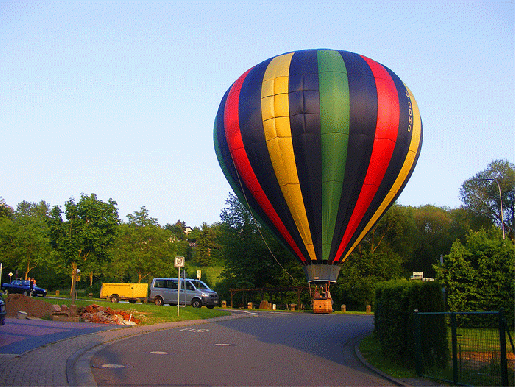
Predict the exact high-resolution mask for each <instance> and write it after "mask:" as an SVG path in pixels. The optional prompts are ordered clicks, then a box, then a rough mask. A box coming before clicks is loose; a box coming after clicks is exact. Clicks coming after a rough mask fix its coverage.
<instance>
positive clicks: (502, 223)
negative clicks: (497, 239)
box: [477, 177, 504, 239]
mask: <svg viewBox="0 0 515 387" xmlns="http://www.w3.org/2000/svg"><path fill="white" fill-rule="evenodd" d="M477 180H485V181H495V182H496V183H497V188H499V200H500V201H501V228H502V239H504V213H503V209H502V192H501V185H500V184H499V181H498V180H497V179H496V178H488V177H481V178H478V179H477Z"/></svg>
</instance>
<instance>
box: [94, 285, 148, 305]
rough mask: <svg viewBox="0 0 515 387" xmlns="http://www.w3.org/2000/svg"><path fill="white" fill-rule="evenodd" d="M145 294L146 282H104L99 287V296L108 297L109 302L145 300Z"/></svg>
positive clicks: (146, 292)
mask: <svg viewBox="0 0 515 387" xmlns="http://www.w3.org/2000/svg"><path fill="white" fill-rule="evenodd" d="M147 296H148V284H147V283H128V284H125V283H104V284H102V287H101V288H100V298H106V299H110V300H111V302H119V301H120V300H128V301H129V302H132V303H134V302H137V301H140V302H147Z"/></svg>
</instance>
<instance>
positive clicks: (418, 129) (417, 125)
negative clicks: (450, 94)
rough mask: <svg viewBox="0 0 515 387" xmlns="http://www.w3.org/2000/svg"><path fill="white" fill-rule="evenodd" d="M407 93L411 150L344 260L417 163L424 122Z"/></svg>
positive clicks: (410, 95) (415, 102)
mask: <svg viewBox="0 0 515 387" xmlns="http://www.w3.org/2000/svg"><path fill="white" fill-rule="evenodd" d="M406 93H407V96H408V98H409V100H410V101H411V105H412V106H411V108H412V111H413V127H412V131H413V133H412V134H411V142H410V144H409V150H408V154H407V155H406V159H405V160H404V163H403V164H402V168H401V170H400V172H399V176H397V179H396V180H395V182H394V183H393V185H392V188H391V189H390V191H389V192H388V194H387V195H386V197H385V198H384V200H383V202H382V203H381V205H380V206H379V208H378V209H377V210H376V212H375V213H374V215H373V216H372V218H370V220H369V221H368V223H367V225H366V226H365V228H364V229H363V231H362V232H361V233H360V234H359V237H358V238H357V239H356V241H355V242H354V244H353V245H352V247H351V248H350V249H349V251H348V252H347V254H345V257H344V258H343V259H342V262H343V261H345V260H346V259H347V257H348V256H349V255H350V253H352V250H354V248H355V247H356V246H357V245H358V244H359V242H361V240H362V239H363V238H364V237H365V235H366V234H367V232H368V231H369V230H370V229H371V228H372V226H374V224H375V223H376V222H377V220H378V219H379V217H380V216H381V215H382V214H383V212H384V211H385V210H386V208H388V206H389V205H390V203H391V202H392V200H393V199H394V198H395V196H396V195H397V193H398V192H399V190H400V189H401V187H402V185H403V184H404V181H405V180H406V179H407V178H408V175H409V173H410V171H411V169H412V167H413V164H414V163H415V157H416V155H417V150H418V148H419V145H420V135H421V133H422V122H421V120H420V111H419V110H418V105H417V101H415V98H414V97H413V94H412V93H411V90H410V89H408V88H407V87H406Z"/></svg>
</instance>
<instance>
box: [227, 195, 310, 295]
mask: <svg viewBox="0 0 515 387" xmlns="http://www.w3.org/2000/svg"><path fill="white" fill-rule="evenodd" d="M226 204H227V206H228V207H226V208H224V209H223V210H222V213H221V215H220V216H221V219H222V223H221V225H220V232H219V234H218V238H217V241H218V245H219V246H220V255H221V257H223V258H222V259H223V261H224V263H225V267H224V270H223V271H222V273H221V277H222V284H220V288H223V289H226V290H227V289H229V288H259V287H268V286H289V285H298V284H304V283H305V280H304V274H303V273H302V267H301V265H300V263H298V262H297V261H296V259H295V258H294V257H293V256H292V255H291V254H290V253H289V252H288V251H287V250H286V249H285V248H284V247H283V246H282V245H281V244H279V243H278V242H277V240H276V238H275V237H273V236H272V235H271V233H270V232H268V230H266V229H265V228H263V227H261V226H260V225H259V224H258V223H257V222H256V221H255V219H254V218H253V217H252V214H251V213H250V211H249V210H248V209H247V208H246V207H245V206H244V205H243V204H241V203H240V201H239V200H238V198H237V197H236V196H235V195H234V194H230V195H229V198H228V199H227V201H226Z"/></svg>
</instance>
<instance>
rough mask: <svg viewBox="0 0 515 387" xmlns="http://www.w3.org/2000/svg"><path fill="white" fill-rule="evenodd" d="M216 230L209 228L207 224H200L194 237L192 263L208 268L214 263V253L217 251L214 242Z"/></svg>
mask: <svg viewBox="0 0 515 387" xmlns="http://www.w3.org/2000/svg"><path fill="white" fill-rule="evenodd" d="M216 230H217V229H216V228H215V227H210V226H208V225H207V223H202V227H201V228H200V230H199V232H198V235H197V237H196V248H195V255H194V261H195V263H197V264H199V265H200V266H209V265H210V264H211V263H212V262H213V261H214V254H212V253H213V252H214V251H216V250H217V249H218V243H217V242H216V239H217V235H216Z"/></svg>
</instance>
